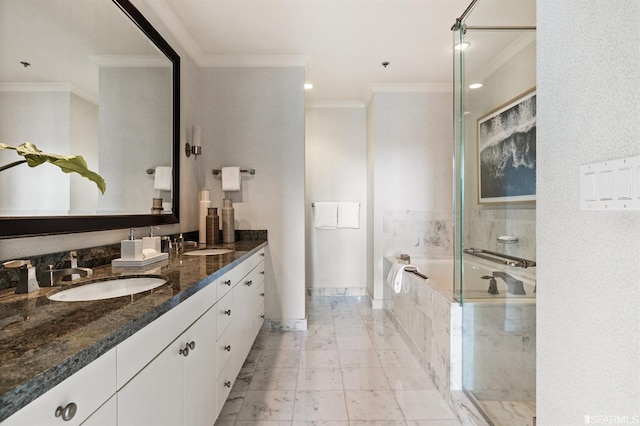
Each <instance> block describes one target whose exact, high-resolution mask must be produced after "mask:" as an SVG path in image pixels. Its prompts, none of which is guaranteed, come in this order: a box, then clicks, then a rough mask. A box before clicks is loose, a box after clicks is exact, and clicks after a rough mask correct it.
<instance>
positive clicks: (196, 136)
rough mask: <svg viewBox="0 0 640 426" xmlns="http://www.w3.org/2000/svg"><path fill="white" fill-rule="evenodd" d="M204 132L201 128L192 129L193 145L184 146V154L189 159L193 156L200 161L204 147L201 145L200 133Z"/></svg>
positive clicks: (194, 127)
mask: <svg viewBox="0 0 640 426" xmlns="http://www.w3.org/2000/svg"><path fill="white" fill-rule="evenodd" d="M201 132H202V128H201V127H200V126H193V127H192V128H191V145H189V142H187V143H186V144H185V145H184V153H185V154H186V156H187V158H189V157H191V154H193V156H194V157H196V160H197V159H198V155H200V154H202V145H201V144H200V133H201Z"/></svg>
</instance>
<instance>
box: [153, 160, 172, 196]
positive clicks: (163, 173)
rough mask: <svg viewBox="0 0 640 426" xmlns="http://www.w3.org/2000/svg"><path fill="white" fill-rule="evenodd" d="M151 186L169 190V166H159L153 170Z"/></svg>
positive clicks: (170, 179)
mask: <svg viewBox="0 0 640 426" xmlns="http://www.w3.org/2000/svg"><path fill="white" fill-rule="evenodd" d="M154 174H155V176H154V182H153V187H154V188H155V189H157V190H159V191H171V181H172V178H173V177H172V173H171V167H165V166H159V167H156V171H155V172H154Z"/></svg>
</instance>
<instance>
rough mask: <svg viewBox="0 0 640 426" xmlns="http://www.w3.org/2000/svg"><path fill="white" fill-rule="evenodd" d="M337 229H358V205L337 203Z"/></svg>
mask: <svg viewBox="0 0 640 426" xmlns="http://www.w3.org/2000/svg"><path fill="white" fill-rule="evenodd" d="M338 228H353V229H359V228H360V203H351V202H349V203H338Z"/></svg>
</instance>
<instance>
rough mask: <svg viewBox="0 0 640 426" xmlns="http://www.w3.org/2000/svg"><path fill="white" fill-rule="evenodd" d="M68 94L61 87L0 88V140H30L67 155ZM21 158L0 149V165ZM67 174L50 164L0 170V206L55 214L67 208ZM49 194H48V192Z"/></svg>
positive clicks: (27, 212) (20, 211) (22, 212)
mask: <svg viewBox="0 0 640 426" xmlns="http://www.w3.org/2000/svg"><path fill="white" fill-rule="evenodd" d="M70 114H71V93H70V92H69V91H68V89H67V90H64V91H62V90H56V91H48V90H43V91H37V92H32V91H25V92H0V142H3V143H5V144H7V145H12V146H17V145H20V144H22V143H24V142H31V143H33V144H35V145H36V147H37V148H38V149H40V150H42V151H45V152H51V153H54V154H61V155H68V154H70V149H71V146H70V145H71V143H70V129H71V120H70ZM23 159H24V158H23V157H21V156H19V155H18V154H16V152H15V151H13V150H2V151H0V165H6V164H9V163H12V162H14V161H19V160H23ZM69 185H70V184H69V175H67V174H64V173H61V172H60V169H59V168H58V167H56V166H53V165H51V164H44V165H42V166H39V167H37V168H30V167H29V166H27V165H26V164H21V165H19V166H16V167H13V168H11V169H8V170H6V171H4V172H2V179H0V211H4V213H3V214H4V215H17V216H24V215H26V216H29V215H32V214H34V211H35V212H43V213H42V214H51V215H61V214H66V213H67V212H68V211H69V197H70V192H69ZM51 194H53V196H51Z"/></svg>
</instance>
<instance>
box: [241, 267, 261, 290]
mask: <svg viewBox="0 0 640 426" xmlns="http://www.w3.org/2000/svg"><path fill="white" fill-rule="evenodd" d="M263 282H264V262H260V263H258V265H256V267H255V268H253V270H252V271H251V272H249V273H248V274H247V276H245V277H244V278H243V279H242V280H240V282H239V283H238V285H246V286H247V287H252V288H258V287H259V286H260V284H262V283H263Z"/></svg>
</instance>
